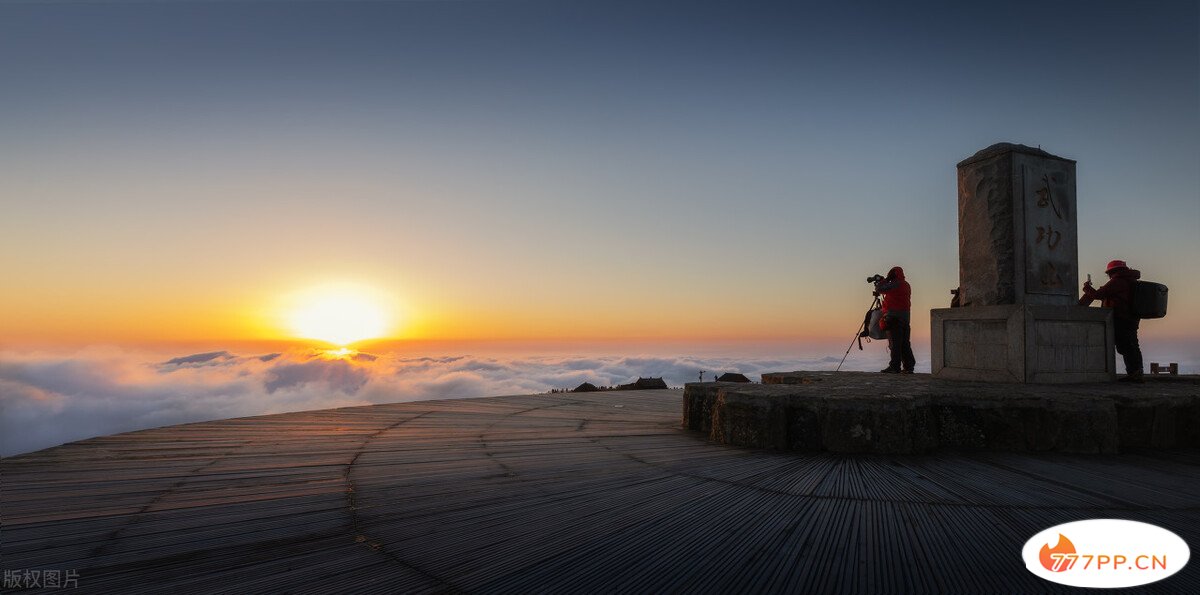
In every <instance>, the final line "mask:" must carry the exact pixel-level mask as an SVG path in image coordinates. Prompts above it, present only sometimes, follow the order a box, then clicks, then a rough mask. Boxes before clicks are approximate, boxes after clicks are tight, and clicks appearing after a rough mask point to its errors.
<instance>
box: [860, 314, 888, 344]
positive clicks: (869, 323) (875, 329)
mask: <svg viewBox="0 0 1200 595" xmlns="http://www.w3.org/2000/svg"><path fill="white" fill-rule="evenodd" d="M882 319H883V310H880V309H879V308H871V309H870V310H867V315H866V317H864V318H863V326H865V327H866V330H864V331H863V332H861V333H859V334H858V336H859V338H865V337H870V338H872V339H876V340H879V339H886V338H887V331H885V330H883V328H882V327H881V326H880V324H879V323H880V321H881V320H882ZM860 342H861V341H860Z"/></svg>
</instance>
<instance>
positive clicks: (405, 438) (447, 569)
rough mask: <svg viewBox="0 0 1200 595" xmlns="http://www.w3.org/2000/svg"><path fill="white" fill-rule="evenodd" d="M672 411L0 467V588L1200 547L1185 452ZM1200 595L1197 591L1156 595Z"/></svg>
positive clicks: (600, 397)
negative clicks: (1096, 533) (1046, 535)
mask: <svg viewBox="0 0 1200 595" xmlns="http://www.w3.org/2000/svg"><path fill="white" fill-rule="evenodd" d="M680 410H681V391H636V392H634V391H631V392H601V393H581V394H574V393H568V394H553V395H531V396H516V397H493V398H486V399H469V400H447V401H425V402H416V403H405V404H395V405H377V406H371V407H357V408H345V409H334V410H326V411H312V412H302V413H290V414H283V415H274V416H263V417H253V418H242V419H231V420H223V421H214V422H206V423H197V424H188V425H182V426H173V427H168V428H159V429H153V430H145V431H140V432H132V433H128V434H121V435H116V436H108V437H103V438H95V439H91V440H86V441H82V442H77V443H73V444H68V445H65V446H61V447H58V448H53V449H48V450H44V451H40V452H36V453H31V454H28V455H22V456H18V457H11V458H7V459H4V460H3V462H2V463H0V474H2V482H0V502H2V505H0V517H2V520H3V529H2V531H0V560H2V564H0V565H2V566H3V568H4V569H59V570H75V571H77V572H78V587H79V590H81V591H83V592H121V593H140V592H229V593H252V592H291V593H330V592H347V593H349V592H353V593H370V592H380V593H388V592H438V591H440V592H454V591H463V592H481V593H502V592H511V593H527V592H531V591H538V592H556V591H557V592H566V591H571V592H578V591H605V592H664V591H676V592H680V591H686V592H742V591H775V592H780V591H788V592H827V593H934V592H943V593H985V592H1059V591H1065V588H1064V589H1060V588H1058V587H1057V586H1056V585H1053V584H1051V583H1047V582H1044V581H1042V580H1040V579H1038V578H1036V577H1034V576H1033V575H1031V574H1029V573H1028V572H1026V571H1025V570H1024V567H1023V565H1022V562H1021V558H1020V548H1021V545H1022V544H1023V543H1024V541H1025V540H1026V539H1027V538H1028V537H1029V536H1031V535H1033V534H1034V533H1035V532H1037V531H1039V530H1041V529H1043V528H1045V527H1047V526H1049V525H1053V524H1057V523H1061V522H1067V521H1071V520H1079V519H1085V518H1126V519H1132V520H1140V521H1145V522H1150V523H1155V524H1158V525H1160V526H1163V527H1165V528H1167V529H1170V530H1172V531H1174V532H1176V533H1177V534H1179V535H1180V536H1181V537H1183V538H1184V539H1185V540H1187V541H1188V542H1189V543H1190V544H1192V545H1193V549H1195V548H1194V546H1195V545H1196V544H1200V453H1197V452H1195V451H1173V452H1157V453H1156V452H1138V453H1131V454H1123V455H1120V456H1085V455H1061V454H1060V455H1019V454H1003V453H975V454H970V453H963V454H938V455H931V456H839V455H831V454H824V453H822V454H816V453H814V454H798V453H776V452H770V451H753V450H745V449H738V448H731V447H725V446H720V445H715V444H710V443H707V442H705V441H704V440H703V438H702V437H701V436H700V435H699V434H698V433H693V432H687V431H684V430H681V429H679V423H680ZM1153 586H1154V587H1155V589H1156V590H1157V591H1160V592H1179V593H1198V592H1200V567H1198V566H1197V564H1195V563H1193V564H1190V565H1189V567H1188V568H1185V569H1184V570H1183V571H1182V572H1180V573H1179V574H1177V575H1175V576H1174V577H1171V578H1170V579H1167V580H1166V581H1163V582H1161V583H1157V584H1155V585H1153Z"/></svg>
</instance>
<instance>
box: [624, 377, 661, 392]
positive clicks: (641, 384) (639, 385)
mask: <svg viewBox="0 0 1200 595" xmlns="http://www.w3.org/2000/svg"><path fill="white" fill-rule="evenodd" d="M660 388H667V383H666V381H664V380H663V379H662V378H661V377H659V378H642V377H640V376H639V377H638V379H637V382H632V383H630V384H622V385H620V386H618V387H617V390H651V389H660Z"/></svg>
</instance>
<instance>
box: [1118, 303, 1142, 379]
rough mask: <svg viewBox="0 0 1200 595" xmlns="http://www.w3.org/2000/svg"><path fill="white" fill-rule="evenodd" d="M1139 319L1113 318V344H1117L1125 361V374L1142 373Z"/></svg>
mask: <svg viewBox="0 0 1200 595" xmlns="http://www.w3.org/2000/svg"><path fill="white" fill-rule="evenodd" d="M1138 322H1139V320H1138V319H1137V318H1116V317H1114V318H1113V342H1114V343H1116V344H1117V353H1119V354H1121V357H1122V358H1123V359H1124V360H1125V373H1126V374H1133V375H1138V374H1141V373H1142V348H1141V347H1140V346H1139V345H1138V338H1137V332H1138Z"/></svg>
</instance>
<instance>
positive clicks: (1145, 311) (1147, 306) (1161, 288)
mask: <svg viewBox="0 0 1200 595" xmlns="http://www.w3.org/2000/svg"><path fill="white" fill-rule="evenodd" d="M1131 298H1132V299H1130V303H1129V310H1130V313H1131V314H1133V316H1134V317H1135V318H1162V317H1164V316H1166V315H1167V286H1166V285H1163V284H1162V283H1153V282H1151V281H1135V282H1134V284H1133V291H1132V292H1131Z"/></svg>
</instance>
